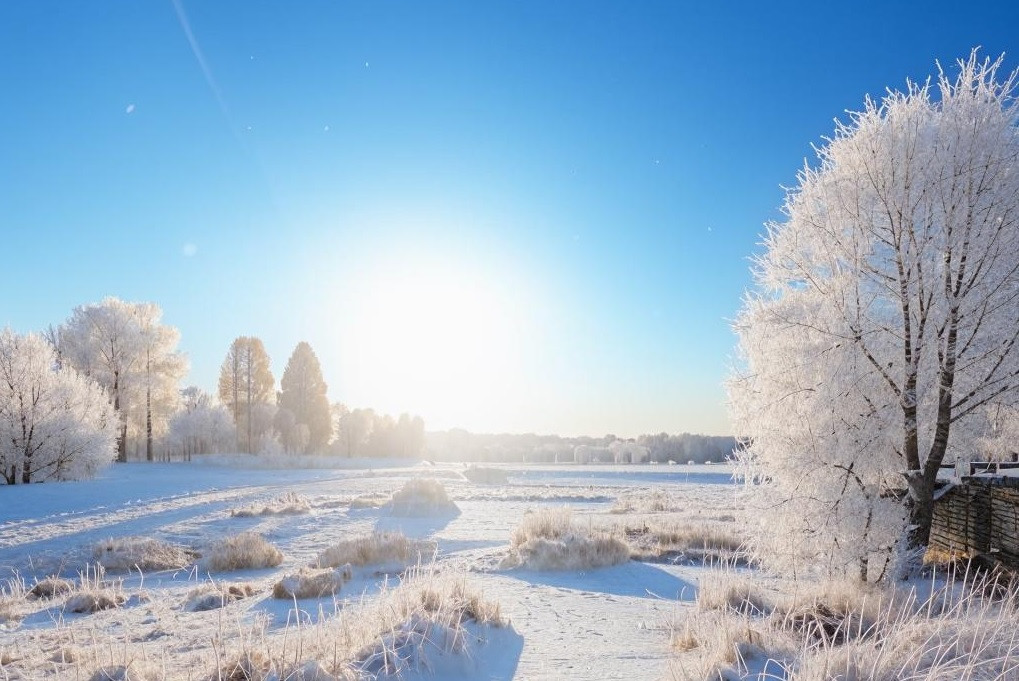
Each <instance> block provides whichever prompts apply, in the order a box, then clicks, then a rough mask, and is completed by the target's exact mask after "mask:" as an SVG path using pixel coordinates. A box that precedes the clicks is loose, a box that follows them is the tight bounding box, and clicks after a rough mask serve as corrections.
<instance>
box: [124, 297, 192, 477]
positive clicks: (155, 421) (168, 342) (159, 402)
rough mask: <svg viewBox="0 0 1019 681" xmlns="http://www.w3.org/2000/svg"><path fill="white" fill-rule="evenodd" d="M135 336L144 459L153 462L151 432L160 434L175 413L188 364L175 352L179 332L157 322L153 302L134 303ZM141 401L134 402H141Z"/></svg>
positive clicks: (157, 310)
mask: <svg viewBox="0 0 1019 681" xmlns="http://www.w3.org/2000/svg"><path fill="white" fill-rule="evenodd" d="M135 315H136V318H137V320H138V334H139V343H140V349H141V353H142V357H141V358H140V362H139V373H140V374H141V375H140V379H141V381H140V387H142V388H143V390H144V393H145V395H144V398H142V399H144V402H143V404H144V408H143V410H141V411H144V430H145V458H146V459H147V460H149V461H152V460H153V459H154V452H153V432H154V431H155V430H158V432H159V433H160V434H162V433H165V432H166V430H167V429H168V428H169V420H170V417H171V416H172V415H173V413H174V412H175V411H176V405H177V401H178V386H179V384H180V381H181V379H182V378H183V377H184V374H186V373H187V370H188V363H187V359H186V358H185V357H184V355H183V354H181V353H180V352H178V351H177V343H178V342H179V341H180V332H179V331H178V330H177V329H176V328H175V327H173V326H167V325H166V324H163V323H161V319H162V316H163V311H162V309H160V307H159V306H158V305H156V304H154V303H137V304H135ZM142 399H139V400H138V402H139V403H142Z"/></svg>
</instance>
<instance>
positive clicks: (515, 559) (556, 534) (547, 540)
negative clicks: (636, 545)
mask: <svg viewBox="0 0 1019 681" xmlns="http://www.w3.org/2000/svg"><path fill="white" fill-rule="evenodd" d="M628 560H630V546H629V545H628V544H627V543H626V540H625V539H623V538H622V537H621V536H619V535H618V534H615V533H612V532H608V531H604V530H598V529H595V528H594V527H593V526H591V525H587V526H584V525H582V524H580V523H577V522H575V521H574V520H573V516H572V514H571V513H570V511H569V510H568V509H565V508H562V509H545V510H542V511H538V512H536V513H529V514H527V515H525V516H524V519H523V521H521V523H520V525H519V526H518V527H517V528H516V530H514V531H513V535H512V537H511V540H510V553H509V555H508V556H507V557H506V558H505V559H504V560H503V563H502V565H503V567H507V568H513V567H524V568H529V569H532V570H588V569H593V568H599V567H606V566H609V565H618V564H620V563H625V562H626V561H628Z"/></svg>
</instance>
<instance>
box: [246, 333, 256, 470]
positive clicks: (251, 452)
mask: <svg viewBox="0 0 1019 681" xmlns="http://www.w3.org/2000/svg"><path fill="white" fill-rule="evenodd" d="M247 378H248V383H247V390H246V392H247V399H248V447H247V449H248V454H254V453H255V452H254V450H253V449H252V447H251V349H250V348H248V376H247Z"/></svg>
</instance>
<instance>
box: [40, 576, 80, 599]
mask: <svg viewBox="0 0 1019 681" xmlns="http://www.w3.org/2000/svg"><path fill="white" fill-rule="evenodd" d="M73 589H74V582H72V581H71V580H69V579H61V578H60V577H46V578H45V579H42V580H40V581H38V582H36V583H35V585H34V586H33V587H32V590H31V591H29V593H30V594H31V595H33V596H35V597H36V598H53V597H55V596H62V595H63V594H66V593H70V592H71V591H72V590H73Z"/></svg>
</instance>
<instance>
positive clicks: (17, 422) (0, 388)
mask: <svg viewBox="0 0 1019 681" xmlns="http://www.w3.org/2000/svg"><path fill="white" fill-rule="evenodd" d="M116 434H117V415H116V412H115V411H114V409H113V407H112V406H111V405H110V401H109V398H108V397H107V395H106V392H105V391H104V390H103V389H102V388H101V387H100V386H99V385H97V384H96V383H95V382H93V381H92V380H90V379H88V378H86V377H85V376H83V375H81V374H80V373H78V372H77V371H75V370H74V369H71V368H69V367H63V368H58V366H57V359H56V354H55V353H54V351H53V348H52V346H51V345H50V344H49V343H48V342H47V341H46V340H44V339H43V338H41V337H40V336H38V335H35V334H28V335H26V336H20V335H17V334H15V333H13V332H12V331H10V330H9V329H5V330H4V331H0V474H2V477H3V479H4V480H5V481H6V482H7V484H12V485H13V484H18V483H30V482H44V481H47V480H77V479H81V478H87V477H92V476H93V475H95V474H96V472H97V471H98V470H99V469H100V468H102V467H103V466H106V465H107V464H109V463H110V462H111V461H112V460H113V458H114V456H115V454H116V448H115V442H116Z"/></svg>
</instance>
